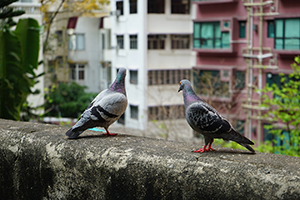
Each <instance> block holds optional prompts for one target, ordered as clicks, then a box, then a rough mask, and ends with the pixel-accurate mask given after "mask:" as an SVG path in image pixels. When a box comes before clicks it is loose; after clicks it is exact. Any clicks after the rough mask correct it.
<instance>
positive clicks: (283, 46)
mask: <svg viewBox="0 0 300 200" xmlns="http://www.w3.org/2000/svg"><path fill="white" fill-rule="evenodd" d="M292 19H297V20H298V23H299V33H298V37H286V36H285V35H286V30H287V29H286V26H287V24H286V21H287V20H292ZM281 20H282V33H281V34H282V37H280V36H277V32H278V30H277V23H278V22H279V21H281ZM274 26H275V28H274V49H276V50H299V49H300V18H280V19H276V20H275V23H274ZM292 39H294V40H298V43H299V44H298V48H297V49H295V48H286V46H287V44H286V42H287V40H292ZM279 40H282V48H277V43H276V42H277V41H279ZM278 45H280V44H278Z"/></svg>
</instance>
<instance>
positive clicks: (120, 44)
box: [117, 35, 124, 49]
mask: <svg viewBox="0 0 300 200" xmlns="http://www.w3.org/2000/svg"><path fill="white" fill-rule="evenodd" d="M117 44H118V47H119V49H124V36H123V35H117Z"/></svg>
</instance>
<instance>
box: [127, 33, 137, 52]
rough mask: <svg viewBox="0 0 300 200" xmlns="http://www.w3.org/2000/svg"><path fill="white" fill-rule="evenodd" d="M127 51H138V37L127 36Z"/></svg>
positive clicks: (135, 35) (133, 35)
mask: <svg viewBox="0 0 300 200" xmlns="http://www.w3.org/2000/svg"><path fill="white" fill-rule="evenodd" d="M129 49H138V35H137V34H131V35H129Z"/></svg>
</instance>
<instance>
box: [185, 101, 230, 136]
mask: <svg viewBox="0 0 300 200" xmlns="http://www.w3.org/2000/svg"><path fill="white" fill-rule="evenodd" d="M186 118H187V120H188V122H189V124H190V125H191V126H192V128H193V129H194V130H196V131H198V132H200V133H202V134H206V135H210V134H223V133H226V132H228V131H230V130H231V125H230V124H229V122H228V121H227V120H224V119H223V118H222V116H220V115H219V113H218V112H216V110H215V109H213V108H212V107H211V106H209V105H208V104H206V103H203V102H195V103H193V104H191V105H190V106H189V107H188V108H187V110H186ZM212 137H216V136H212Z"/></svg>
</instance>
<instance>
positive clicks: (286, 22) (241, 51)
mask: <svg viewBox="0 0 300 200" xmlns="http://www.w3.org/2000/svg"><path fill="white" fill-rule="evenodd" d="M193 3H194V4H196V10H197V11H196V13H197V14H196V19H195V20H194V32H193V50H194V51H196V53H197V56H196V66H194V67H193V77H194V78H193V84H194V87H195V88H196V92H197V93H198V94H199V95H200V96H201V97H203V98H204V99H205V100H207V101H208V102H209V103H211V104H212V105H213V106H214V107H215V108H216V109H217V110H219V111H221V113H222V114H223V115H224V116H226V117H227V118H229V119H230V121H231V122H233V124H234V126H235V127H236V128H237V129H238V130H239V131H241V132H242V133H244V134H245V135H246V136H247V137H249V138H251V139H253V140H254V141H258V143H259V142H260V141H264V140H267V139H270V138H269V137H270V135H269V134H268V133H267V131H266V130H264V127H263V126H264V124H266V123H268V121H266V120H265V119H264V118H263V117H262V114H263V112H264V109H262V108H261V107H260V106H259V105H260V104H261V95H260V93H258V92H257V91H256V89H260V88H263V87H264V86H265V85H266V83H279V76H278V74H279V73H285V74H288V73H290V72H291V67H290V65H291V64H292V63H293V61H294V57H295V56H297V55H300V12H299V11H300V1H295V0H194V1H193Z"/></svg>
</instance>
